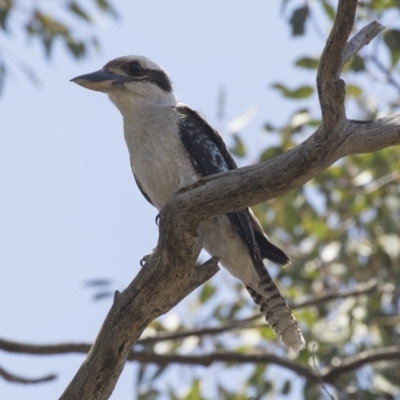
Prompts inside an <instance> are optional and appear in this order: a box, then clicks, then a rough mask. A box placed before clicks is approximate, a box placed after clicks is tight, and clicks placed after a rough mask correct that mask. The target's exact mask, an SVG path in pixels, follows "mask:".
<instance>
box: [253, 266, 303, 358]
mask: <svg viewBox="0 0 400 400" xmlns="http://www.w3.org/2000/svg"><path fill="white" fill-rule="evenodd" d="M262 275H263V276H262V278H258V279H261V283H260V281H259V282H258V284H257V285H256V287H257V291H256V290H254V289H253V288H252V287H250V286H248V285H245V286H246V289H247V291H248V292H249V293H250V296H251V297H252V299H253V301H254V303H256V304H257V306H258V307H259V309H260V311H261V313H262V314H263V315H264V316H265V319H266V321H267V322H268V324H269V325H271V327H272V329H273V330H274V331H275V333H276V334H277V336H278V337H279V339H280V340H281V341H282V342H283V344H284V345H285V346H286V347H287V348H288V349H291V350H294V351H295V352H299V351H300V350H302V349H303V348H304V346H305V343H306V342H305V340H304V338H303V335H302V333H301V330H300V328H299V326H298V323H297V321H296V320H295V318H294V317H293V314H292V313H291V311H290V309H289V307H288V305H287V304H286V301H285V300H284V298H283V297H282V295H281V294H280V293H279V290H278V288H277V287H276V286H275V283H274V282H273V280H272V278H271V276H270V275H269V273H268V272H267V271H266V270H265V274H264V273H263V274H262ZM252 286H255V285H252Z"/></svg>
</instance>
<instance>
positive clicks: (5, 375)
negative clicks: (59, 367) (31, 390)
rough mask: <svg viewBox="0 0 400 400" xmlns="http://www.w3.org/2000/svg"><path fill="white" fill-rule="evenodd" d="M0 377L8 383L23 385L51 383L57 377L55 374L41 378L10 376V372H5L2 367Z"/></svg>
mask: <svg viewBox="0 0 400 400" xmlns="http://www.w3.org/2000/svg"><path fill="white" fill-rule="evenodd" d="M0 376H1V377H2V378H4V379H5V380H6V381H8V382H14V383H24V384H31V383H42V382H49V381H53V380H54V379H56V378H57V375H55V374H51V375H46V376H44V377H42V378H23V377H21V376H18V375H15V374H12V373H11V372H8V371H6V370H5V369H4V368H2V367H0Z"/></svg>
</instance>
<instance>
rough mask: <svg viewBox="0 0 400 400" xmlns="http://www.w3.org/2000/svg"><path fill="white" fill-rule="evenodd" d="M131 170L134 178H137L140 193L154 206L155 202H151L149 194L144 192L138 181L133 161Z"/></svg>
mask: <svg viewBox="0 0 400 400" xmlns="http://www.w3.org/2000/svg"><path fill="white" fill-rule="evenodd" d="M131 168H132V173H133V177H134V178H135V182H136V185H138V188H139V190H140V192H141V193H142V195H143V196H144V198H145V199H146V200H147V201H148V202H149V203H150V204H151V205H152V206H154V204H153V202H152V201H151V200H150V197H149V196H148V195H147V193H146V192H145V191H144V190H143V188H142V186H141V185H140V182H139V179H138V177H137V176H136V174H135V171H134V170H133V165H132V161H131Z"/></svg>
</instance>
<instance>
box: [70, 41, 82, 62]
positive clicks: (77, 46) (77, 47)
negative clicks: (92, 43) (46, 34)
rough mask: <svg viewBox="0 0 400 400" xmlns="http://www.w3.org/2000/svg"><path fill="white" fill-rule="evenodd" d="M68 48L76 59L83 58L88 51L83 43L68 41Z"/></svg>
mask: <svg viewBox="0 0 400 400" xmlns="http://www.w3.org/2000/svg"><path fill="white" fill-rule="evenodd" d="M67 47H68V49H69V51H70V52H71V53H72V54H73V56H74V57H75V58H81V57H82V56H83V55H84V54H85V51H86V46H85V43H83V42H76V41H67Z"/></svg>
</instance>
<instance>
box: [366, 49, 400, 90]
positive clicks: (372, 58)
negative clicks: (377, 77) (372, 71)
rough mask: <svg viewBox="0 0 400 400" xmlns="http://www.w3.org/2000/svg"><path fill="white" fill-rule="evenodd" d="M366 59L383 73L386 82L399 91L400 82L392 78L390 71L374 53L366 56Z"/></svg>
mask: <svg viewBox="0 0 400 400" xmlns="http://www.w3.org/2000/svg"><path fill="white" fill-rule="evenodd" d="M367 59H368V60H370V61H372V62H373V63H374V64H375V65H376V67H378V69H379V70H380V71H381V72H382V73H383V74H385V77H386V80H387V82H388V83H390V84H391V85H392V86H393V87H394V88H395V89H396V90H397V91H398V92H399V93H400V83H399V82H397V80H396V79H394V78H393V74H392V71H391V70H390V69H389V68H387V67H385V66H384V65H383V64H382V63H381V62H380V60H379V59H378V58H377V57H376V56H375V55H373V54H372V55H370V56H368V57H367Z"/></svg>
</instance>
